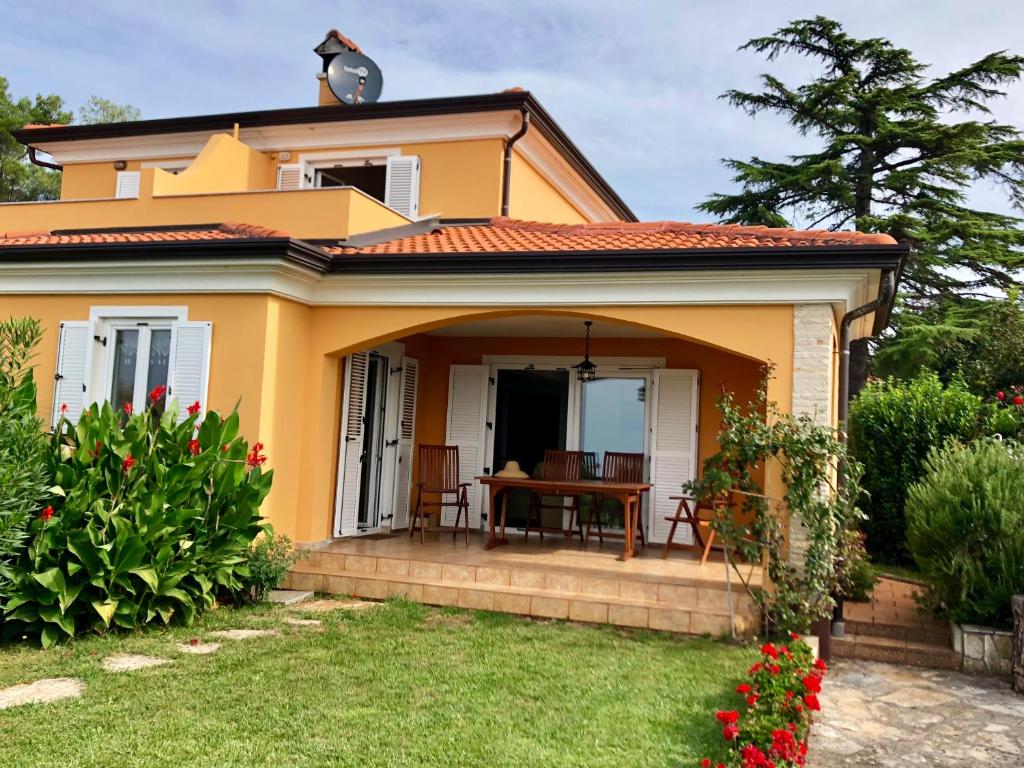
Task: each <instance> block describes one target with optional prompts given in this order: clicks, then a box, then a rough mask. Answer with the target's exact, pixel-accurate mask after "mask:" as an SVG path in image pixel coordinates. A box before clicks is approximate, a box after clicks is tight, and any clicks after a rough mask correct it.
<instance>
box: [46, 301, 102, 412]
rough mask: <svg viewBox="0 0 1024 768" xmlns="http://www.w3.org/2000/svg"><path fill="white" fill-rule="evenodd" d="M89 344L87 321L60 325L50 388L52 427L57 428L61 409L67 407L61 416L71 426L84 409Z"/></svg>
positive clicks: (66, 322)
mask: <svg viewBox="0 0 1024 768" xmlns="http://www.w3.org/2000/svg"><path fill="white" fill-rule="evenodd" d="M92 343H93V341H92V326H91V325H90V323H89V321H88V320H66V321H64V322H63V323H61V324H60V331H59V337H58V339H57V370H56V372H55V375H54V385H53V421H52V424H53V425H56V424H57V419H58V418H59V416H60V413H61V406H62V405H66V406H67V410H66V411H65V413H64V416H65V417H66V418H68V419H69V420H70V421H71V422H72V423H74V422H77V421H78V419H79V417H80V416H81V415H82V411H83V410H84V409H85V407H86V405H88V403H87V402H86V390H87V388H88V387H87V385H86V381H87V380H88V370H89V357H90V356H89V348H90V345H91V344H92Z"/></svg>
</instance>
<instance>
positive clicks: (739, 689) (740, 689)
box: [736, 683, 751, 696]
mask: <svg viewBox="0 0 1024 768" xmlns="http://www.w3.org/2000/svg"><path fill="white" fill-rule="evenodd" d="M750 691H751V688H750V686H749V685H747V684H746V683H740V684H739V685H737V686H736V693H742V694H743V695H744V696H746V695H747V694H748V693H750Z"/></svg>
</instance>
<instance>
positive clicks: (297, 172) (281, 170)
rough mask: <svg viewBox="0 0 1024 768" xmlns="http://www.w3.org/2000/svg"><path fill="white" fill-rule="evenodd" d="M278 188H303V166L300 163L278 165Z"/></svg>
mask: <svg viewBox="0 0 1024 768" xmlns="http://www.w3.org/2000/svg"><path fill="white" fill-rule="evenodd" d="M277 188H278V189H302V166H300V165H299V164H298V163H289V164H287V165H279V166H277Z"/></svg>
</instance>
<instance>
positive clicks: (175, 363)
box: [167, 321, 213, 420]
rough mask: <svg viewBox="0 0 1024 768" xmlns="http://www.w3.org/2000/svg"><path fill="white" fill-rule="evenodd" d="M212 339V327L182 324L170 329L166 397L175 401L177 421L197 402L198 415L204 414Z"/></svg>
mask: <svg viewBox="0 0 1024 768" xmlns="http://www.w3.org/2000/svg"><path fill="white" fill-rule="evenodd" d="M212 339H213V323H209V322H192V321H189V322H184V321H182V322H177V323H175V324H174V325H173V326H172V328H171V359H170V365H169V368H170V370H169V371H168V373H167V381H168V382H170V388H169V391H168V393H167V397H168V400H171V399H174V400H177V401H178V418H179V420H180V419H185V418H187V417H188V407H189V406H190V405H192V404H193V403H195V402H196V401H198V402H199V405H200V408H201V410H200V413H201V414H202V413H206V410H207V402H206V395H207V390H208V388H209V384H210V342H211V341H212Z"/></svg>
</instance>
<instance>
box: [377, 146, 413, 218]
mask: <svg viewBox="0 0 1024 768" xmlns="http://www.w3.org/2000/svg"><path fill="white" fill-rule="evenodd" d="M384 205H387V206H389V207H391V208H394V209H395V210H396V211H398V212H399V213H400V214H402V215H403V216H405V217H406V218H408V219H416V218H417V217H418V216H419V215H420V158H419V157H418V156H417V155H394V156H391V157H389V158H388V173H387V180H386V183H385V186H384Z"/></svg>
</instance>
